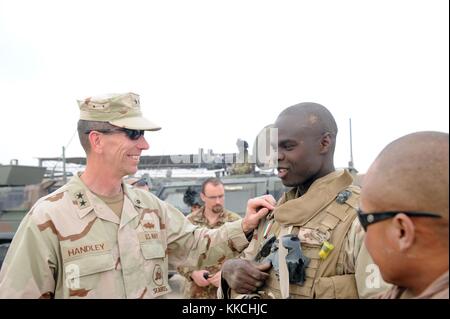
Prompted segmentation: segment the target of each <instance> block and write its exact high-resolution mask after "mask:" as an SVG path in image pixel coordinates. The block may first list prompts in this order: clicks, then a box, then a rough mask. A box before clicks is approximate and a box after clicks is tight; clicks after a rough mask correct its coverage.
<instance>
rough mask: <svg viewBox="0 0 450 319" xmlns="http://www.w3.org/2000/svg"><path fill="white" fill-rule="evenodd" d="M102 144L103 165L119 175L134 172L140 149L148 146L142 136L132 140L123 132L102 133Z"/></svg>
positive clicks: (145, 148)
mask: <svg viewBox="0 0 450 319" xmlns="http://www.w3.org/2000/svg"><path fill="white" fill-rule="evenodd" d="M102 144H103V147H102V150H103V152H102V158H103V162H104V165H105V166H106V167H108V169H109V170H111V171H112V172H115V173H117V175H120V177H123V176H126V175H132V174H134V173H136V172H137V170H138V164H139V159H140V156H141V153H142V151H143V150H147V149H148V148H149V145H148V143H147V141H146V140H145V138H144V136H141V137H139V138H138V139H137V140H132V139H130V138H129V137H127V135H126V134H125V133H124V132H114V133H111V134H102Z"/></svg>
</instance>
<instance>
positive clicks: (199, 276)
mask: <svg viewBox="0 0 450 319" xmlns="http://www.w3.org/2000/svg"><path fill="white" fill-rule="evenodd" d="M204 273H208V271H206V270H194V271H193V272H192V274H191V278H192V280H193V281H194V282H195V284H196V285H197V286H199V287H206V286H208V285H209V281H208V280H206V279H205V277H203V274H204Z"/></svg>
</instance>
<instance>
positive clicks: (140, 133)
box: [85, 128, 145, 141]
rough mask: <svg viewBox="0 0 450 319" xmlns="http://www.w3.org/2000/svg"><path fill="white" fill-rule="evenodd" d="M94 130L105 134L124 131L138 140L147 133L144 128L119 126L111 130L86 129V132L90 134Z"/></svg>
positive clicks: (132, 138)
mask: <svg viewBox="0 0 450 319" xmlns="http://www.w3.org/2000/svg"><path fill="white" fill-rule="evenodd" d="M92 131H95V132H100V133H103V134H108V133H114V132H124V133H125V134H126V135H127V136H128V138H129V139H130V140H133V141H136V140H138V139H139V138H140V137H141V136H144V133H145V131H143V130H131V129H128V128H118V129H110V130H90V131H86V132H85V133H86V134H89V133H90V132H92Z"/></svg>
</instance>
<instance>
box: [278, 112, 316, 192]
mask: <svg viewBox="0 0 450 319" xmlns="http://www.w3.org/2000/svg"><path fill="white" fill-rule="evenodd" d="M275 127H276V128H278V176H279V177H280V178H281V180H282V182H283V184H284V185H285V186H289V187H294V186H300V185H303V184H305V183H308V182H309V181H311V180H312V179H315V176H317V174H318V173H319V172H320V170H321V168H322V166H323V161H324V157H323V156H322V155H321V142H320V141H321V135H320V134H317V132H316V130H314V129H312V128H310V127H308V126H306V125H302V123H301V121H299V120H298V118H294V117H288V116H282V117H279V118H278V119H277V121H276V122H275Z"/></svg>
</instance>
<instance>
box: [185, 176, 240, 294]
mask: <svg viewBox="0 0 450 319" xmlns="http://www.w3.org/2000/svg"><path fill="white" fill-rule="evenodd" d="M200 197H201V199H202V201H203V203H204V205H203V206H202V207H201V208H200V209H199V210H197V211H195V212H193V213H191V214H189V215H188V216H187V218H188V219H189V220H190V221H191V223H193V224H194V225H198V226H202V227H207V228H210V229H214V228H219V227H220V226H222V225H223V224H225V223H227V222H233V221H236V220H239V219H241V217H240V216H239V215H238V214H236V213H234V212H232V211H229V210H227V209H225V207H224V204H225V188H224V186H223V183H222V181H221V180H220V179H218V178H215V177H210V178H207V179H206V180H204V181H203V183H202V189H201V193H200ZM225 248H226V247H225ZM238 254H239V252H238V251H236V250H230V249H228V248H226V249H223V250H215V251H214V255H215V257H214V258H213V259H212V257H211V258H209V260H210V261H209V262H208V263H206V264H205V263H202V264H200V265H199V267H197V268H200V269H199V270H193V269H191V268H192V267H191V268H188V267H179V268H178V271H179V273H180V274H182V275H183V276H184V277H185V278H186V279H187V282H186V285H185V297H186V298H188V299H192V298H194V299H216V298H217V287H219V285H220V269H221V267H222V264H223V262H224V261H225V260H226V259H228V258H233V257H236V256H237V255H238Z"/></svg>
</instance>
